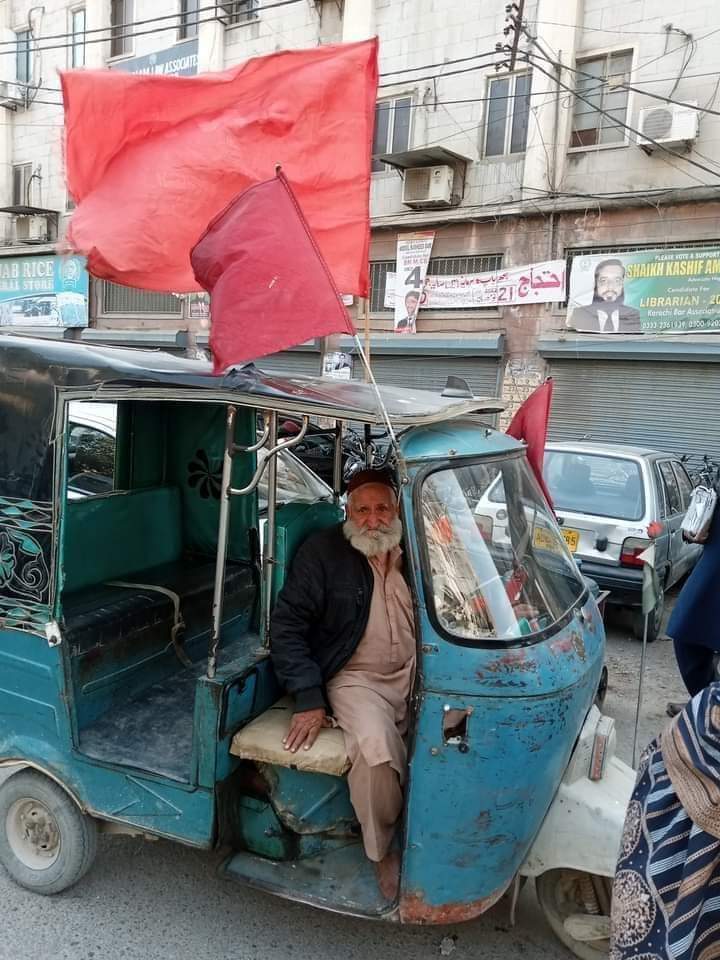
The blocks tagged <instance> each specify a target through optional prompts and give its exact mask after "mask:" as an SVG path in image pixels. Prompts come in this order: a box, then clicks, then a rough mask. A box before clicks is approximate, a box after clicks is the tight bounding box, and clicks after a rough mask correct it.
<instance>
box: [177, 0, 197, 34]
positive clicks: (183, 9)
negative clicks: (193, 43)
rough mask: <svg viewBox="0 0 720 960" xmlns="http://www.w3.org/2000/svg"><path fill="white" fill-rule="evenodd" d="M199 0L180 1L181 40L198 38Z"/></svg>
mask: <svg viewBox="0 0 720 960" xmlns="http://www.w3.org/2000/svg"><path fill="white" fill-rule="evenodd" d="M198 6H199V0H180V28H179V29H178V36H179V38H180V39H181V40H188V39H189V38H190V37H196V36H197V32H198Z"/></svg>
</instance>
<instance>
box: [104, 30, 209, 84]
mask: <svg viewBox="0 0 720 960" xmlns="http://www.w3.org/2000/svg"><path fill="white" fill-rule="evenodd" d="M111 69H113V70H122V71H123V72H125V73H135V74H154V75H156V76H163V77H193V76H195V74H196V73H197V72H198V41H197V37H194V38H193V39H192V40H185V41H184V42H183V43H174V44H173V45H172V46H171V47H167V48H166V49H165V50H155V51H154V52H153V53H146V54H145V55H144V56H142V57H130V58H129V59H127V60H118V62H117V63H113V64H111Z"/></svg>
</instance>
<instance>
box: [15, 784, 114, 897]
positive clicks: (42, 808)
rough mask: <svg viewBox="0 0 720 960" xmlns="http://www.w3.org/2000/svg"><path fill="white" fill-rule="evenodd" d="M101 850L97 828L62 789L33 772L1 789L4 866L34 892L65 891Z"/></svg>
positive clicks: (83, 872)
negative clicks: (98, 846) (98, 848)
mask: <svg viewBox="0 0 720 960" xmlns="http://www.w3.org/2000/svg"><path fill="white" fill-rule="evenodd" d="M96 851H97V825H96V823H95V821H94V820H93V819H92V818H91V817H88V816H86V815H85V814H84V813H83V812H82V811H81V810H80V809H79V808H78V806H77V804H76V803H75V801H74V800H73V799H72V797H70V796H69V795H68V794H67V793H66V792H65V791H64V790H63V789H62V787H59V786H58V785H57V784H56V783H55V782H54V781H52V780H50V779H49V778H48V777H46V776H44V775H43V774H41V773H37V772H36V771H34V770H23V771H22V772H20V773H16V774H14V775H13V776H12V777H10V778H9V779H8V780H6V781H5V783H4V784H3V785H2V786H0V863H2V865H3V866H4V867H5V869H6V870H7V872H8V873H9V874H10V876H11V877H12V879H13V880H14V881H15V882H16V883H17V884H19V885H20V886H21V887H25V888H27V889H28V890H32V891H34V892H35V893H42V894H47V895H50V894H53V893H60V891H61V890H66V889H67V888H68V887H71V886H72V885H73V884H74V883H77V881H78V880H79V879H80V878H81V877H82V876H84V874H85V873H87V871H88V869H89V868H90V866H91V864H92V862H93V860H94V859H95V853H96Z"/></svg>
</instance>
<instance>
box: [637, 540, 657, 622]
mask: <svg viewBox="0 0 720 960" xmlns="http://www.w3.org/2000/svg"><path fill="white" fill-rule="evenodd" d="M638 559H639V560H642V562H643V582H642V612H643V614H644V615H645V616H647V615H648V614H650V613H652V612H653V610H654V609H655V607H656V606H657V602H658V600H659V599H660V584H659V582H658V577H657V570H656V569H655V543H654V542H653V543H651V544H650V546H649V547H648V548H647V550H643V552H642V553H641V554H640V556H639V557H638Z"/></svg>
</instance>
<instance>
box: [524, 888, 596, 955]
mask: <svg viewBox="0 0 720 960" xmlns="http://www.w3.org/2000/svg"><path fill="white" fill-rule="evenodd" d="M535 889H536V890H537V895H538V900H539V901H540V906H541V907H542V909H543V913H544V914H545V917H546V919H547V922H548V923H549V924H550V926H551V927H552V930H553V933H554V934H555V936H556V937H557V938H558V940H560V941H561V942H562V943H563V944H565V946H566V947H567V948H568V949H569V950H571V951H572V952H573V953H574V954H575V956H576V957H579V958H580V960H607V956H608V952H609V950H610V942H609V940H608V939H607V938H606V937H604V938H602V939H598V940H594V939H593V940H590V939H588V940H578V939H576V938H575V937H574V936H573V935H572V933H571V932H570V930H569V929H568V926H570V927H571V929H572V922H573V921H571V920H570V918H573V919H575V918H577V917H578V916H579V917H580V918H582V919H584V918H589V922H590V924H592V918H593V917H596V918H597V926H598V927H599V928H603V927H605V928H609V919H608V918H609V916H610V901H611V896H612V880H611V879H610V878H609V877H598V876H595V875H593V874H590V873H583V872H582V871H580V870H548V871H547V873H543V874H541V875H540V876H539V877H537V878H536V880H535ZM569 920H570V923H569V924H566V921H569ZM576 922H577V921H576Z"/></svg>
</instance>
